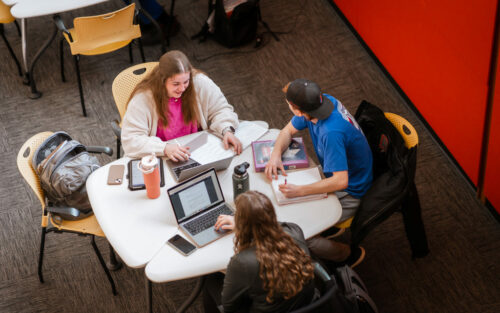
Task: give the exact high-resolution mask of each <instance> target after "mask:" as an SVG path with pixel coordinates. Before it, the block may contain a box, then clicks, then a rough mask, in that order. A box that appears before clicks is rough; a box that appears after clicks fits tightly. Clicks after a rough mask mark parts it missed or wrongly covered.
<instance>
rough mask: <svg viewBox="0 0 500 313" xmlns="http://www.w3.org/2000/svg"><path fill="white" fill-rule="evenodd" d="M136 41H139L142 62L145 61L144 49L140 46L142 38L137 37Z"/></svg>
mask: <svg viewBox="0 0 500 313" xmlns="http://www.w3.org/2000/svg"><path fill="white" fill-rule="evenodd" d="M137 41H138V42H139V51H140V52H141V59H142V63H144V62H146V58H145V57H144V49H143V48H142V40H141V38H137Z"/></svg>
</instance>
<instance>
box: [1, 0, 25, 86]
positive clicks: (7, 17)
mask: <svg viewBox="0 0 500 313" xmlns="http://www.w3.org/2000/svg"><path fill="white" fill-rule="evenodd" d="M12 22H14V24H15V25H16V27H17V33H18V34H19V36H21V30H20V29H19V24H17V21H16V19H15V18H14V17H13V16H12V14H10V7H9V6H7V5H5V4H4V3H3V2H2V1H0V36H2V39H3V41H4V42H5V45H6V46H7V49H8V50H9V53H10V55H11V56H12V58H13V59H14V62H16V66H17V70H18V72H19V76H22V75H23V72H22V70H21V65H20V64H19V60H17V57H16V54H15V53H14V50H12V47H11V46H10V44H9V41H8V40H7V37H5V30H4V25H3V24H10V23H12Z"/></svg>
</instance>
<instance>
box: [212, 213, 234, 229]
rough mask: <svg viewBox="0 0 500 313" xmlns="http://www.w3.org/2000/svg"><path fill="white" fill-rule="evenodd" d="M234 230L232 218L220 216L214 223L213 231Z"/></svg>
mask: <svg viewBox="0 0 500 313" xmlns="http://www.w3.org/2000/svg"><path fill="white" fill-rule="evenodd" d="M233 229H234V216H231V215H224V214H221V215H219V217H218V218H217V222H215V230H216V231H221V230H233Z"/></svg>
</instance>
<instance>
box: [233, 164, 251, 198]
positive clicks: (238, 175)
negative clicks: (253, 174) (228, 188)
mask: <svg viewBox="0 0 500 313" xmlns="http://www.w3.org/2000/svg"><path fill="white" fill-rule="evenodd" d="M249 166H250V164H248V162H243V163H241V164H240V165H236V166H235V167H234V173H233V199H236V197H237V196H238V195H239V194H241V193H244V192H245V191H247V190H248V189H249V188H250V180H249V177H248V173H247V168H248V167H249Z"/></svg>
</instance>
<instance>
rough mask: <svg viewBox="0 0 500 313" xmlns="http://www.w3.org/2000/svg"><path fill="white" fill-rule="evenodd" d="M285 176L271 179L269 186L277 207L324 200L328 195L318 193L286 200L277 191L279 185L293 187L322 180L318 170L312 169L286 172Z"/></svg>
mask: <svg viewBox="0 0 500 313" xmlns="http://www.w3.org/2000/svg"><path fill="white" fill-rule="evenodd" d="M287 174H288V175H287V176H283V175H279V176H278V179H277V180H276V179H273V181H272V183H271V185H272V188H273V192H274V195H275V196H276V201H277V202H278V204H279V205H283V204H290V203H298V202H305V201H312V200H319V199H324V198H326V197H327V196H328V195H327V194H326V193H319V194H314V195H307V196H303V197H295V198H287V197H285V196H284V195H283V194H282V193H281V191H280V190H279V185H281V184H284V183H285V178H286V183H287V184H294V185H309V184H312V183H315V182H318V181H320V180H321V179H322V177H321V173H320V171H319V168H317V167H312V168H309V169H306V170H300V171H294V172H287Z"/></svg>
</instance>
